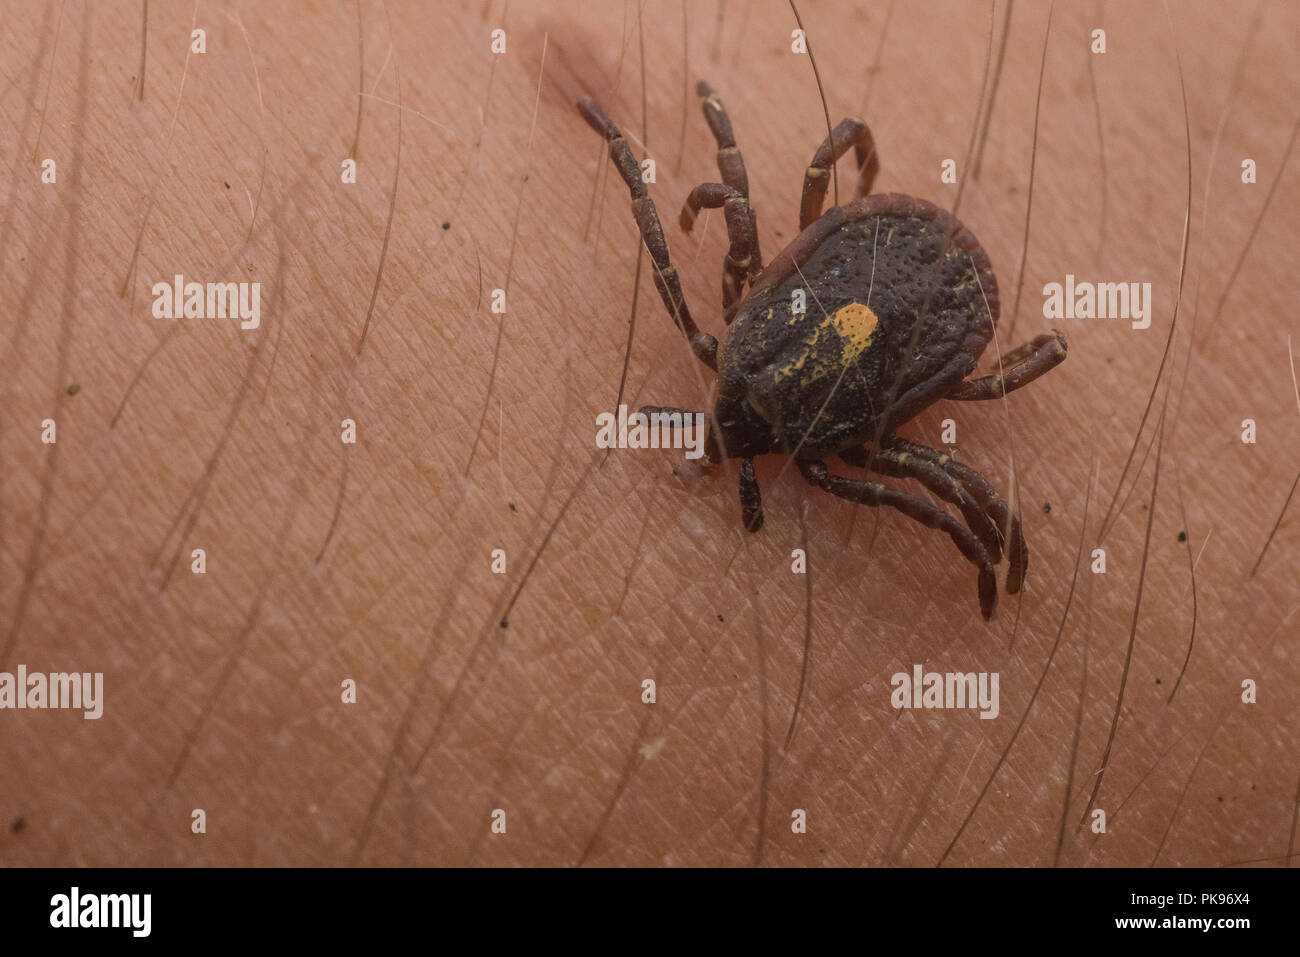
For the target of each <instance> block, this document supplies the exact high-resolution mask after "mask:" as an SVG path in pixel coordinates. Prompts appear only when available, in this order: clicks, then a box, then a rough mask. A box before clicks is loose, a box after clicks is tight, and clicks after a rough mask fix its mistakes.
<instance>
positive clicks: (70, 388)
mask: <svg viewBox="0 0 1300 957" xmlns="http://www.w3.org/2000/svg"><path fill="white" fill-rule="evenodd" d="M80 391H81V386H80V385H79V384H77V383H76V382H74V383H72V385H70V386H68V395H76V394H77V393H78V392H80Z"/></svg>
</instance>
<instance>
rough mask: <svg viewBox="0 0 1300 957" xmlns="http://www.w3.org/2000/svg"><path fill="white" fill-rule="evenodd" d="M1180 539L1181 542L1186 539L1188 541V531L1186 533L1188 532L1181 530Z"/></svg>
mask: <svg viewBox="0 0 1300 957" xmlns="http://www.w3.org/2000/svg"><path fill="white" fill-rule="evenodd" d="M1178 540H1179V541H1180V542H1185V541H1187V533H1186V532H1179V533H1178Z"/></svg>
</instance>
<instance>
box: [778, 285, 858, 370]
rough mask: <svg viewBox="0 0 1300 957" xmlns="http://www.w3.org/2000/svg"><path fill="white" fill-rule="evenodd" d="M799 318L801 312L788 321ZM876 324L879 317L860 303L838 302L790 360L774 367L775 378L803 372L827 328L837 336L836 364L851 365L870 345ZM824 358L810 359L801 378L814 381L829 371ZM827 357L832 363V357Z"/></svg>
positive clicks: (792, 321) (800, 317)
mask: <svg viewBox="0 0 1300 957" xmlns="http://www.w3.org/2000/svg"><path fill="white" fill-rule="evenodd" d="M802 318H803V316H802V315H801V314H796V315H794V316H792V317H791V324H793V323H794V322H795V320H797V319H802ZM877 325H879V319H877V318H876V314H875V313H874V312H872V311H871V310H870V309H869V308H868V307H867V306H865V305H863V304H862V303H860V302H851V303H848V304H847V305H844V306H841V307H840V308H839V309H837V310H835V312H833V313H831V314H830V315H829V316H827V317H826V318H825V319H823V320H822V321H821V322H819V323H818V324H817V325H816V326H815V327H814V328H813V330H812V333H811V335H809V336H808V338H807V339H806V340H805V348H804V349H803V351H802V352H800V353H799V354H798V355H797V356H796V357H795V358H794V360H793V361H792V362H789V363H787V364H786V365H785V366H783V367H782V368H780V369H778V370H777V371H776V380H777V381H780V380H781V379H783V378H785V377H786V376H789V375H795V374H796V373H803V370H804V366H805V365H806V364H807V363H808V359H809V358H810V357H811V356H812V355H813V352H814V351H816V349H817V347H818V345H819V344H820V342H821V339H822V336H823V335H824V334H825V333H826V332H827V331H828V330H834V332H835V337H836V339H837V340H838V343H839V355H838V357H837V358H838V360H839V364H840V366H848V365H851V364H852V363H854V362H856V361H857V359H858V356H860V355H862V353H863V352H864V351H866V349H867V347H868V346H870V345H871V338H872V336H873V335H874V334H875V331H876V326H877ZM828 358H829V357H824V358H819V359H818V360H817V361H816V362H814V363H813V365H812V367H811V368H810V369H809V371H808V372H807V373H806V374H804V375H802V376H801V378H802V379H803V381H804V382H806V383H807V382H814V381H816V380H817V379H820V378H822V377H824V376H826V375H827V374H829V371H830V367H829V366H828V365H827V359H828ZM830 361H831V363H833V362H834V359H831V360H830Z"/></svg>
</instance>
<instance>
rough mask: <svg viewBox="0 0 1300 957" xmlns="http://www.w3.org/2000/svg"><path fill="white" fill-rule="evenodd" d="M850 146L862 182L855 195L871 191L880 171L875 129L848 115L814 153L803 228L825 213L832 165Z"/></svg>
mask: <svg viewBox="0 0 1300 957" xmlns="http://www.w3.org/2000/svg"><path fill="white" fill-rule="evenodd" d="M850 146H852V147H853V152H854V155H855V156H856V158H857V161H858V186H857V189H856V190H855V192H854V194H853V197H854V199H858V198H861V197H863V196H866V195H867V194H868V193H870V192H871V184H872V182H873V181H874V180H875V178H876V174H877V173H879V172H880V157H878V156H877V155H876V143H875V140H873V139H872V138H871V130H869V129H867V124H866V123H864V122H862V121H861V120H858V119H853V118H852V117H848V118H846V119H843V120H840V125H839V126H837V127H835V129H834V130H832V131H831V135H830V136H829V137H828V138H827V139H826V141H825V142H824V143H822V145H821V148H820V149H818V150H817V152H816V153H815V154H814V155H813V158H812V162H811V163H810V164H808V171H807V172H806V173H804V177H803V203H802V205H801V206H800V209H799V231H800V232H802V231H803V230H805V229H807V228H808V227H809V226H810V225H811V224H812V223H813V222H815V221H816V220H817V219H818V217H820V216H821V214H822V204H823V203H824V202H825V201H826V189H827V187H828V186H829V185H830V179H831V167H832V166H834V165H835V163H836V161H837V160H839V158H840V157H841V156H843V155H844V154H845V153H847V152H848V150H849V147H850Z"/></svg>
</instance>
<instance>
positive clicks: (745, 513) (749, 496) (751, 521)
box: [740, 459, 763, 532]
mask: <svg viewBox="0 0 1300 957" xmlns="http://www.w3.org/2000/svg"><path fill="white" fill-rule="evenodd" d="M740 515H741V518H742V519H744V522H745V528H747V529H749V530H750V531H751V532H756V531H758V530H759V529H760V528H762V527H763V496H762V494H761V493H760V492H759V490H758V478H757V477H756V476H755V475H754V460H753V459H741V461H740Z"/></svg>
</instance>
